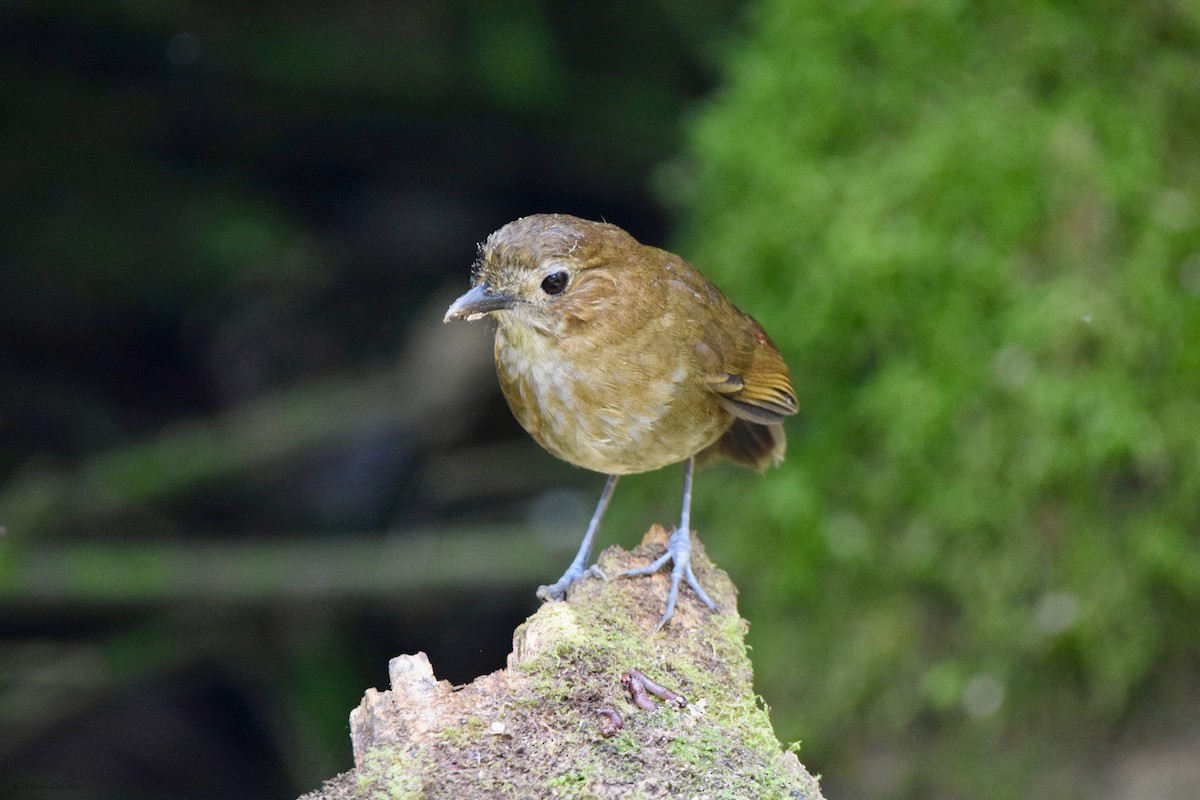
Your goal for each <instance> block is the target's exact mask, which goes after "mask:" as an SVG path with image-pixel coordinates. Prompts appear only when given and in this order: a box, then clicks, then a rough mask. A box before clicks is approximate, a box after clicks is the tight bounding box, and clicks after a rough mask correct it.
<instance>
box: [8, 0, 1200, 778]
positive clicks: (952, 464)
mask: <svg viewBox="0 0 1200 800" xmlns="http://www.w3.org/2000/svg"><path fill="white" fill-rule="evenodd" d="M1197 87H1200V16H1198V15H1197V13H1196V11H1195V9H1194V8H1193V7H1192V6H1191V5H1189V4H1185V3H1175V2H1166V1H1165V0H1164V2H1154V3H1146V4H1137V5H1135V6H1129V5H1127V4H1122V3H1115V2H1114V3H1109V2H1100V3H1095V4H1089V5H1088V6H1087V7H1079V6H1077V5H1076V4H1073V3H1069V2H1062V3H1057V2H1049V0H1047V1H1046V2H1037V3H1029V4H1024V5H1022V6H1020V7H1019V8H1010V7H1009V6H1008V4H990V3H979V4H956V3H952V2H950V3H947V2H933V1H931V2H918V3H906V4H886V3H879V4H845V3H843V2H833V0H828V1H827V2H826V0H813V2H811V3H794V2H789V0H758V1H757V2H754V3H747V4H738V3H733V2H721V1H720V0H706V1H704V2H687V3H684V2H672V1H671V0H662V1H661V2H654V3H633V2H625V1H624V0H621V1H618V2H609V3H604V4H562V3H558V4H556V3H543V2H536V1H532V0H530V1H525V2H517V3H504V4H497V3H488V2H482V0H476V1H471V0H462V1H461V2H448V3H446V2H412V1H408V0H406V1H405V2H398V3H375V2H359V3H354V2H351V3H349V4H340V5H337V6H336V7H335V6H332V5H330V4H327V3H312V2H289V3H283V2H260V3H252V4H233V3H219V2H197V1H196V0H184V1H182V2H174V3H163V2H157V1H154V2H152V1H151V0H124V1H123V2H117V3H93V2H82V1H80V2H61V3H54V4H48V3H39V2H34V1H33V0H16V2H10V3H8V4H6V5H5V7H4V10H3V11H0V211H2V217H0V276H2V280H0V526H3V529H4V533H3V534H2V536H0V795H3V796H5V797H7V796H14V797H20V798H43V797H62V796H68V797H73V798H85V797H88V798H90V797H97V798H100V797H121V798H127V797H162V796H166V797H196V798H212V797H239V798H240V797H294V796H296V795H298V794H300V793H301V792H304V791H307V790H310V789H312V788H315V787H316V786H318V785H319V784H320V782H321V780H322V779H324V778H327V777H330V776H332V775H333V774H335V773H337V772H339V771H342V770H344V769H346V768H348V767H349V766H350V764H351V759H350V745H349V732H348V727H347V715H348V713H349V711H350V709H351V708H353V707H354V706H355V705H356V704H357V703H358V701H359V699H360V697H361V695H362V693H363V691H364V689H365V688H367V687H371V686H376V687H381V688H382V687H384V686H385V685H386V681H387V678H386V665H387V660H388V659H389V658H391V657H392V656H395V655H397V654H400V653H412V652H416V651H422V650H423V651H425V652H427V653H428V654H429V655H430V658H431V660H432V663H433V665H434V668H435V671H436V672H437V674H438V676H439V677H440V678H445V679H449V680H450V681H452V682H455V683H461V682H466V681H469V680H471V679H472V678H474V677H476V676H477V675H480V674H483V673H486V672H489V671H491V670H494V669H498V668H500V667H501V666H502V665H503V663H504V656H505V654H506V653H507V651H508V649H509V647H510V644H511V641H510V637H511V631H512V629H513V628H514V627H515V626H516V625H517V624H518V623H519V622H520V621H521V620H523V619H524V618H525V616H527V615H528V614H529V613H531V612H532V611H533V610H534V609H535V608H536V602H537V601H536V600H535V599H534V596H533V591H534V588H535V587H536V586H537V585H539V584H541V583H546V582H548V581H549V580H552V579H554V578H556V577H557V576H558V575H559V574H560V573H561V570H562V569H563V567H564V566H565V564H566V563H567V562H568V561H569V559H570V557H571V555H572V554H573V551H574V548H575V546H576V545H577V542H578V539H579V536H580V535H581V534H582V531H583V526H584V525H585V523H586V520H587V517H588V515H589V514H590V511H591V508H592V505H593V503H594V501H595V497H596V495H597V493H598V492H599V490H600V487H601V485H602V482H603V479H602V478H601V477H600V476H598V475H593V474H590V473H586V472H583V471H580V470H575V469H572V468H570V467H568V466H566V465H564V464H561V463H559V462H556V461H555V460H554V459H553V458H551V457H550V456H548V455H546V454H545V453H543V452H542V451H540V450H539V449H538V448H537V447H536V445H534V444H533V443H532V442H531V441H530V440H529V439H528V437H526V436H525V435H524V434H523V432H522V431H520V429H519V428H518V426H517V425H516V424H515V422H514V421H513V420H512V418H511V415H510V414H509V413H508V411H507V409H506V408H505V406H504V403H503V400H502V398H501V397H500V395H499V392H498V389H497V388H496V384H495V378H494V375H493V373H492V366H491V345H490V341H489V336H488V331H487V329H486V326H483V325H443V324H442V322H441V318H442V314H443V313H444V311H445V308H446V306H447V305H448V304H449V302H450V301H451V300H452V299H453V298H454V297H455V296H456V295H457V294H459V293H460V292H461V291H463V290H464V289H465V288H466V287H467V285H468V280H469V269H470V265H471V262H472V260H473V259H474V256H475V247H476V244H477V243H478V242H479V241H481V240H483V239H484V238H485V237H486V236H487V234H488V233H490V232H491V231H493V230H495V229H496V228H498V227H499V226H501V225H502V224H504V223H505V222H508V221H509V220H511V219H514V218H516V217H519V216H522V215H525V214H529V213H536V212H545V211H555V212H566V213H572V214H577V215H580V216H584V217H589V218H597V219H599V218H603V219H606V220H608V221H611V222H614V223H616V224H619V225H621V226H622V227H624V228H626V229H627V230H629V231H630V232H631V233H633V234H634V235H635V236H636V237H638V238H639V239H641V240H642V241H645V242H647V243H651V244H656V245H664V246H668V247H670V248H671V249H674V250H677V251H679V252H681V253H683V254H684V255H686V256H687V257H689V258H690V259H692V260H693V261H695V263H697V264H698V265H699V266H701V267H702V268H703V269H704V270H705V271H706V272H707V273H708V274H710V276H711V277H713V278H714V280H715V281H716V282H717V283H718V284H719V285H720V286H722V288H724V289H725V290H726V291H727V293H728V294H730V295H731V296H732V297H733V298H734V299H735V301H736V302H738V303H739V305H742V306H743V307H745V308H747V309H748V310H750V311H752V312H753V313H754V315H755V316H756V317H757V318H759V319H760V321H761V322H763V324H764V326H765V327H766V329H767V330H769V331H770V332H771V335H772V338H773V339H774V340H775V341H776V342H777V343H778V344H779V346H780V348H781V350H782V351H783V353H784V355H785V358H786V359H787V361H788V363H789V365H790V367H791V369H792V374H793V377H794V378H795V383H796V388H797V392H798V395H799V398H800V402H801V407H802V413H801V415H799V416H798V417H797V418H795V419H794V420H792V421H789V425H788V435H789V448H790V449H789V457H788V460H787V462H786V463H785V464H784V465H783V466H782V467H781V468H780V469H776V470H772V471H770V472H769V473H768V474H766V475H764V476H761V477H760V476H756V475H753V474H752V473H749V472H746V471H739V470H736V469H734V468H732V467H728V466H722V467H716V468H714V470H713V471H704V472H702V473H700V474H699V475H698V477H697V487H696V504H695V513H694V519H695V520H696V527H697V528H698V529H699V532H700V535H701V536H702V537H703V538H704V541H705V544H706V546H707V548H708V551H709V553H710V554H711V555H712V556H713V558H714V560H715V561H716V562H717V563H718V564H719V565H720V566H722V567H724V568H726V569H728V570H729V572H730V573H731V575H732V577H733V579H734V582H735V584H737V585H738V587H739V591H740V593H741V594H740V598H739V603H740V611H741V612H742V614H743V615H744V616H745V617H746V618H747V619H749V620H750V622H751V629H750V630H751V633H750V641H751V644H752V645H753V647H754V650H753V653H752V655H753V657H754V659H755V666H756V677H757V680H758V685H759V687H760V691H761V692H762V694H763V697H764V698H765V700H766V702H767V703H769V704H770V706H771V711H772V718H773V720H774V721H775V724H776V728H777V731H778V733H779V735H780V737H781V739H782V740H783V741H785V742H791V741H795V740H801V741H802V749H801V750H800V757H801V760H802V761H804V762H805V763H806V764H807V765H808V766H809V767H810V769H812V771H814V772H819V773H821V774H823V775H824V785H825V787H826V789H827V791H828V794H829V795H830V796H831V797H840V798H847V799H849V798H856V797H857V798H917V797H921V798H928V797H964V796H971V797H981V798H997V800H999V798H1009V797H1044V798H1051V797H1053V798H1064V797H1105V798H1113V799H1114V800H1116V799H1117V798H1122V799H1123V798H1131V799H1132V798H1140V797H1147V796H1164V797H1165V796H1179V797H1185V796H1194V795H1195V789H1196V787H1197V786H1200V775H1198V774H1197V773H1196V771H1195V766H1194V765H1195V759H1194V755H1195V752H1196V749H1197V747H1200V730H1198V729H1197V723H1196V720H1197V719H1200V636H1198V635H1197V632H1196V631H1197V628H1196V624H1195V621H1196V619H1197V618H1198V616H1200V544H1198V542H1197V537H1198V535H1200V534H1198V531H1200V504H1197V502H1196V498H1197V497H1200V459H1197V451H1196V445H1195V443H1196V442H1197V441H1200V400H1198V399H1197V398H1200V355H1197V354H1200V222H1198V220H1200V189H1198V187H1200V145H1198V144H1197V143H1198V142H1200V136H1197V135H1196V133H1197V131H1200V112H1198V111H1197V109H1200V97H1198V96H1197V95H1198V94H1200V89H1198V88H1197ZM678 483H679V474H678V470H674V469H667V470H662V471H660V472H659V473H655V474H652V475H647V476H638V477H635V478H631V479H628V480H626V481H623V482H622V487H621V491H620V492H618V493H617V496H616V499H615V500H614V505H613V508H612V509H611V511H610V512H609V516H608V518H607V519H606V523H605V528H604V530H603V531H602V533H601V537H600V544H601V546H606V545H607V544H609V543H612V542H620V543H622V544H624V545H626V546H630V545H632V544H634V543H636V541H638V539H639V537H640V534H641V532H642V531H644V530H645V528H646V526H647V525H648V524H650V523H651V522H654V521H660V522H668V523H669V521H670V520H672V519H674V516H675V514H676V513H677V499H676V498H677V492H678ZM1172 792H1174V793H1175V794H1174V795H1172V794H1171V793H1172Z"/></svg>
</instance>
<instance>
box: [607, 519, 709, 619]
mask: <svg viewBox="0 0 1200 800" xmlns="http://www.w3.org/2000/svg"><path fill="white" fill-rule="evenodd" d="M667 562H671V565H672V566H671V588H670V590H669V591H668V592H667V609H666V611H664V612H663V615H662V619H660V620H659V621H658V627H656V628H655V630H656V631H660V630H662V627H663V626H664V625H666V624H667V622H668V621H669V620H670V619H671V615H672V614H674V613H675V601H676V600H678V599H679V583H680V581H682V580H686V581H687V585H688V586H690V587H692V591H693V592H695V593H696V596H697V597H699V598H700V600H701V601H702V602H703V603H704V605H706V606H708V607H709V609H710V610H712V611H719V610H720V609H719V608H717V604H716V603H714V602H713V601H712V598H710V597H709V596H708V592H706V591H704V587H703V586H701V585H700V581H698V580H696V573H694V572H693V571H692V537H691V531H688V530H686V529H683V528H676V529H675V531H674V532H673V533H672V534H671V538H670V539H668V540H667V552H665V553H663V554H662V555H661V556H659V557H658V558H656V559H654V561H652V562H651V563H649V564H647V565H646V566H644V567H638V568H637V569H628V570H625V571H624V572H622V573H620V574H618V575H617V577H618V578H636V577H639V576H642V575H653V574H654V573H656V572H658V571H659V570H660V569H662V568H663V567H664V566H665V565H666V564H667Z"/></svg>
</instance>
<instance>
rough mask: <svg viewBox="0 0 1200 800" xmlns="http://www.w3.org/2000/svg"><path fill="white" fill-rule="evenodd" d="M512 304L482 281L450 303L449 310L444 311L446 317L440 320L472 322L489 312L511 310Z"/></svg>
mask: <svg viewBox="0 0 1200 800" xmlns="http://www.w3.org/2000/svg"><path fill="white" fill-rule="evenodd" d="M514 302H516V301H515V300H513V298H511V297H509V296H508V295H506V294H502V293H500V292H497V291H495V290H494V289H492V286H491V284H490V283H488V282H487V281H484V282H483V283H481V284H479V285H478V286H472V287H471V289H470V290H469V291H468V292H467V293H466V294H464V295H463V296H462V297H460V298H458V299H457V300H455V301H454V302H453V303H451V304H450V308H448V309H446V316H445V317H443V318H442V322H449V321H450V320H452V319H465V320H467V321H468V322H473V321H474V320H477V319H482V318H483V315H484V314H486V313H488V312H489V311H502V310H504V309H506V308H512V306H513V303H514Z"/></svg>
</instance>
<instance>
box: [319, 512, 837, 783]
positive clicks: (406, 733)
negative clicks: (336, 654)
mask: <svg viewBox="0 0 1200 800" xmlns="http://www.w3.org/2000/svg"><path fill="white" fill-rule="evenodd" d="M666 539H667V533H666V531H664V530H663V529H662V528H660V527H657V526H656V527H654V528H651V529H650V531H649V532H648V533H647V534H646V536H645V538H644V539H643V541H642V544H641V546H640V547H638V548H637V549H636V550H635V551H634V552H633V553H632V554H631V553H628V552H626V551H624V550H622V549H620V548H618V547H610V548H609V549H608V550H606V551H604V553H602V554H601V556H600V560H599V566H600V569H601V570H602V571H603V572H604V573H605V574H607V575H615V574H616V573H618V572H621V571H622V570H624V569H628V568H630V567H632V566H640V565H642V564H645V563H647V560H648V559H649V558H651V557H652V556H654V555H657V554H659V553H661V552H662V550H663V548H664V547H665V545H666ZM694 541H695V540H694ZM692 563H693V565H694V567H695V569H696V572H697V575H698V577H699V578H700V581H701V582H702V583H703V584H704V586H705V588H706V589H707V590H708V591H709V593H710V595H711V596H712V598H713V599H714V600H715V601H716V602H717V603H718V604H719V605H720V607H721V608H722V612H721V613H719V614H714V613H712V612H710V611H709V610H708V609H707V608H705V607H704V606H703V605H702V604H701V603H700V602H699V600H697V599H696V598H695V596H694V595H693V594H692V593H691V592H690V591H689V590H687V589H684V590H682V591H681V596H680V601H679V605H678V607H677V608H676V610H675V616H674V617H673V618H672V620H671V622H670V623H669V624H668V625H667V626H666V627H665V628H664V629H663V630H662V631H659V632H655V626H656V625H657V624H658V620H659V616H660V614H661V613H662V609H663V604H664V602H665V598H666V591H667V576H666V575H665V574H664V573H660V574H658V575H655V576H653V577H650V578H636V579H629V580H609V581H604V580H601V579H599V578H585V579H583V580H582V581H580V582H578V583H577V584H575V586H573V587H572V589H571V592H570V594H569V597H568V600H567V601H566V602H563V603H547V604H546V605H543V606H542V607H541V608H540V609H539V610H538V611H537V613H535V614H534V615H533V616H532V617H530V618H529V619H528V620H526V621H525V622H524V623H523V624H522V625H521V626H520V627H518V628H517V630H516V633H515V634H514V636H513V652H512V653H511V654H510V655H509V657H508V666H507V668H506V669H503V670H500V671H498V672H494V673H492V674H490V675H484V676H483V677H481V678H478V679H476V680H475V681H473V682H472V683H470V684H469V685H467V686H464V687H461V688H459V689H455V688H453V687H451V686H450V685H449V684H448V683H447V682H445V681H438V680H436V679H435V678H434V675H433V670H432V667H431V666H430V664H429V661H428V659H427V658H426V657H425V655H424V654H423V653H418V654H417V655H415V656H400V657H399V658H395V659H393V660H392V662H391V664H390V665H389V673H390V676H391V682H392V689H391V690H390V691H385V692H379V691H377V690H375V689H368V690H367V693H366V696H365V697H364V698H363V702H362V704H361V705H360V706H359V707H358V708H356V709H355V710H354V711H353V712H351V715H350V726H351V735H352V738H353V741H354V758H355V767H354V769H352V770H350V771H349V772H346V773H343V774H342V775H339V776H337V777H336V778H334V779H332V780H330V781H329V782H328V783H326V784H325V786H323V787H322V788H321V789H320V790H318V791H316V792H313V793H311V794H308V795H305V797H304V798H303V800H341V799H342V798H367V797H370V798H381V797H386V798H396V799H397V800H400V799H401V798H422V797H424V798H454V800H462V799H463V798H477V797H486V798H505V797H528V798H541V797H561V798H618V797H619V798H658V797H671V798H676V797H687V798H693V797H704V798H755V800H758V798H804V799H805V800H814V799H816V798H821V792H820V789H819V787H818V785H817V780H816V779H815V778H814V777H813V776H812V775H810V774H809V773H808V772H807V771H806V770H805V769H804V767H803V766H802V765H801V764H800V762H799V760H798V759H797V758H796V755H795V753H794V752H792V751H790V750H785V749H783V748H782V747H781V746H780V744H779V742H778V740H777V739H776V738H775V734H774V731H773V730H772V728H771V723H770V720H769V719H768V717H767V712H766V710H765V709H764V708H763V706H762V704H761V702H760V700H759V698H758V697H757V696H756V695H755V694H754V688H753V671H752V669H751V665H750V659H749V657H748V655H747V653H746V646H745V642H744V636H745V632H746V622H745V621H744V620H742V619H741V618H740V617H738V615H737V610H736V609H737V606H736V590H735V589H734V586H733V584H732V583H731V582H730V580H729V576H728V575H726V574H725V573H724V572H722V571H721V570H718V569H716V568H715V567H713V565H712V562H710V561H709V560H708V557H707V555H706V554H705V553H704V549H703V547H702V546H701V544H700V543H699V542H698V541H695V549H694V551H693V557H692ZM631 668H632V669H637V670H640V671H641V672H643V673H645V674H646V675H647V676H648V677H649V678H652V679H653V680H654V681H656V682H658V683H659V684H662V685H663V686H666V687H667V688H669V689H671V690H673V691H675V692H678V693H679V694H681V695H683V696H684V698H686V701H687V702H686V705H685V706H684V707H682V708H680V707H678V706H677V705H676V704H673V703H667V702H662V701H660V700H657V699H654V698H651V700H653V702H654V707H653V708H650V709H643V708H639V707H638V706H637V705H635V704H634V702H633V701H632V700H631V696H630V692H629V691H628V690H627V689H626V688H625V686H623V685H622V683H621V676H622V674H623V673H626V672H628V671H629V670H630V669H631ZM606 707H607V708H609V709H613V710H615V711H616V712H617V714H619V716H620V717H621V718H622V721H623V725H622V727H621V728H620V730H618V731H616V732H615V733H612V732H609V733H610V734H611V735H609V736H607V737H606V736H605V735H603V733H604V731H603V729H604V727H605V724H606V721H607V718H606V717H605V716H604V715H601V714H599V713H598V709H601V708H606ZM609 724H610V726H611V723H609Z"/></svg>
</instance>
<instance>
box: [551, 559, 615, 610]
mask: <svg viewBox="0 0 1200 800" xmlns="http://www.w3.org/2000/svg"><path fill="white" fill-rule="evenodd" d="M586 577H594V578H599V579H600V580H602V581H606V580H608V576H607V575H605V574H604V573H603V572H601V570H600V566H599V565H598V564H592V565H591V566H590V567H588V568H586V569H584V568H583V567H577V566H575V565H574V564H572V565H571V566H569V567H567V571H566V572H564V573H563V576H562V577H561V578H559V579H558V580H557V581H555V582H554V583H552V584H550V585H549V586H539V587H538V588H537V597H538V599H539V600H541V601H542V602H544V603H549V602H551V601H552V600H565V599H566V598H567V589H568V588H569V587H570V586H571V584H573V583H575V581H577V580H579V579H580V578H586Z"/></svg>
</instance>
